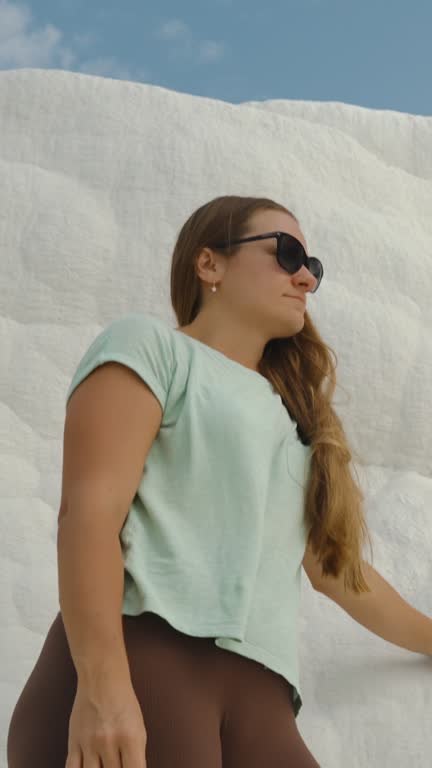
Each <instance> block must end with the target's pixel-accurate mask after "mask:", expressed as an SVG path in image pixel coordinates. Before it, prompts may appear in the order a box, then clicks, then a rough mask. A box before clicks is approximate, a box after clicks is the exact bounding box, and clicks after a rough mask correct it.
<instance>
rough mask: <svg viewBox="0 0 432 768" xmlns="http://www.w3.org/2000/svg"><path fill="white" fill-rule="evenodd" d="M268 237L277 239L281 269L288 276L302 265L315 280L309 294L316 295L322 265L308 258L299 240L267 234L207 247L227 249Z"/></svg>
mask: <svg viewBox="0 0 432 768" xmlns="http://www.w3.org/2000/svg"><path fill="white" fill-rule="evenodd" d="M269 237H275V238H276V239H277V251H276V258H277V260H278V264H280V266H281V267H282V269H285V270H286V271H287V272H288V273H289V274H290V275H294V274H295V272H298V270H299V269H301V267H302V266H303V264H304V265H305V267H306V268H307V269H308V270H309V272H311V274H312V275H313V276H314V277H315V278H316V281H317V284H316V286H315V288H314V289H313V291H310V293H316V292H317V290H318V287H319V284H320V282H321V280H322V276H323V274H324V269H323V265H322V264H321V262H320V260H319V259H316V258H315V257H314V256H308V255H307V253H306V251H305V249H304V248H303V246H302V244H301V242H300V240H297V238H296V237H294V236H293V235H289V234H288V233H287V232H267V233H266V234H265V235H254V237H243V238H242V239H241V240H231V242H230V243H219V244H218V245H213V246H209V247H210V248H228V247H230V246H231V245H237V244H238V243H249V242H251V241H252V240H266V239H267V238H269Z"/></svg>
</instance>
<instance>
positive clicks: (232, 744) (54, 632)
mask: <svg viewBox="0 0 432 768" xmlns="http://www.w3.org/2000/svg"><path fill="white" fill-rule="evenodd" d="M122 619H123V631H124V639H125V645H126V652H127V655H128V660H129V667H130V672H131V678H132V684H133V687H134V690H135V693H136V695H137V698H138V701H139V702H140V705H141V709H142V712H143V719H144V723H145V727H146V731H147V746H146V760H147V768H264V766H265V768H319V765H318V763H317V761H316V760H315V759H314V757H313V756H312V754H311V753H310V751H309V750H308V748H307V746H306V745H305V743H304V741H303V739H302V737H301V735H300V733H299V730H298V728H297V725H296V720H295V717H294V712H293V707H292V699H291V696H292V686H291V685H290V684H289V683H288V682H287V681H286V680H285V679H284V678H283V677H281V675H278V674H276V673H275V672H272V671H271V670H269V669H266V668H265V667H264V666H263V665H262V664H260V663H259V662H256V661H253V660H252V659H247V658H245V657H244V656H240V655H239V654H236V653H232V652H231V651H226V650H225V649H223V648H219V647H218V646H216V645H215V643H214V641H213V640H212V639H211V638H207V637H192V636H191V635H186V634H183V633H182V632H179V631H178V630H176V629H174V627H172V626H171V625H170V624H168V622H166V621H165V620H164V619H162V618H161V617H159V616H158V615H156V614H154V613H149V612H147V613H143V614H140V615H139V616H126V615H123V617H122ZM76 685H77V677H76V670H75V667H74V664H73V661H72V658H71V655H70V651H69V645H68V641H67V637H66V633H65V629H64V624H63V619H62V615H61V612H59V613H58V614H57V616H56V618H55V620H54V621H53V623H52V625H51V627H50V629H49V632H48V634H47V637H46V639H45V642H44V644H43V647H42V650H41V652H40V655H39V658H38V660H37V662H36V664H35V667H34V668H33V671H32V673H31V674H30V677H29V678H28V680H27V682H26V684H25V686H24V689H23V690H22V692H21V695H20V697H19V699H18V701H17V703H16V705H15V709H14V711H13V714H12V718H11V721H10V725H9V731H8V737H7V759H8V768H65V764H66V758H67V751H68V750H67V745H68V727H69V718H70V713H71V709H72V706H73V702H74V699H75V693H76ZM84 768H85V766H84Z"/></svg>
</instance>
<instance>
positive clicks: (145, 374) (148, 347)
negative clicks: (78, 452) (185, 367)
mask: <svg viewBox="0 0 432 768" xmlns="http://www.w3.org/2000/svg"><path fill="white" fill-rule="evenodd" d="M168 331H169V329H168V328H165V327H164V324H163V323H162V322H161V321H159V320H158V318H156V317H153V316H152V315H148V314H144V313H137V312H134V313H130V314H128V315H124V316H122V317H120V318H118V319H116V320H114V321H113V322H112V323H110V325H108V326H107V327H106V328H104V330H103V331H101V333H100V334H99V335H98V336H96V338H95V339H94V341H93V342H92V343H91V344H90V346H89V348H88V349H87V351H86V352H85V354H84V356H83V357H82V358H81V360H80V362H79V363H78V366H77V368H76V370H75V373H74V375H73V377H72V381H71V383H70V386H69V389H68V391H67V395H66V403H67V402H68V400H69V398H70V397H71V395H72V393H73V392H74V390H75V389H76V388H77V387H78V385H79V384H81V382H82V381H83V380H84V379H85V378H86V376H88V375H89V374H90V373H91V372H92V371H94V369H95V368H97V367H98V366H100V365H103V364H104V363H107V362H109V361H113V362H117V363H122V364H123V365H126V366H128V368H131V369H132V370H133V371H135V373H137V374H138V376H140V377H141V379H142V380H143V381H144V382H145V383H146V384H147V386H148V387H149V388H150V389H151V390H152V392H153V394H154V395H155V396H156V397H157V399H158V400H159V402H160V404H161V406H162V410H163V411H164V410H165V406H166V401H167V397H168V393H169V388H170V385H171V380H172V375H173V368H174V361H173V351H172V347H171V344H170V340H169V335H168Z"/></svg>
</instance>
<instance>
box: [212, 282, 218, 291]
mask: <svg viewBox="0 0 432 768" xmlns="http://www.w3.org/2000/svg"><path fill="white" fill-rule="evenodd" d="M216 291H217V288H216V285H215V284H214V283H213V288H212V293H216Z"/></svg>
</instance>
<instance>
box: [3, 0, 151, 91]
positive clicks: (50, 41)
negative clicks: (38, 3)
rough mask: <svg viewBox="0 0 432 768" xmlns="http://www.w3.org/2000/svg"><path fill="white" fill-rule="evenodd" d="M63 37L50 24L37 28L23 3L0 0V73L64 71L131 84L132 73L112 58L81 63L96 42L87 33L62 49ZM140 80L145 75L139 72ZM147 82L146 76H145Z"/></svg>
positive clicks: (59, 31) (96, 58) (79, 35)
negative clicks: (26, 68) (109, 78)
mask: <svg viewBox="0 0 432 768" xmlns="http://www.w3.org/2000/svg"><path fill="white" fill-rule="evenodd" d="M63 37H64V34H63V32H62V30H61V29H59V28H58V27H55V26H54V25H53V24H45V25H43V26H39V27H37V26H36V22H35V20H34V18H33V14H32V11H31V8H29V7H28V6H27V5H25V4H23V3H15V2H10V1H9V0H0V69H19V68H20V67H30V68H32V67H33V68H36V69H37V68H41V69H49V68H53V69H66V70H73V71H76V72H84V73H86V74H93V75H101V76H105V77H114V78H119V79H122V80H131V81H132V80H134V79H135V77H134V75H133V73H131V72H130V70H129V69H128V68H127V67H123V66H121V64H119V63H118V62H117V60H116V59H115V58H114V57H110V56H108V57H95V58H92V59H88V60H87V61H86V60H84V61H83V60H82V53H81V51H82V49H83V48H84V49H88V48H89V47H91V45H93V44H94V42H95V40H96V38H95V36H94V35H92V34H89V33H82V34H79V33H78V34H76V35H75V36H74V37H73V39H72V43H73V45H74V46H75V47H76V49H77V52H75V50H74V48H73V47H70V46H68V45H65V44H64V42H63ZM140 76H141V77H142V79H146V73H145V72H140ZM147 79H148V73H147Z"/></svg>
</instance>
